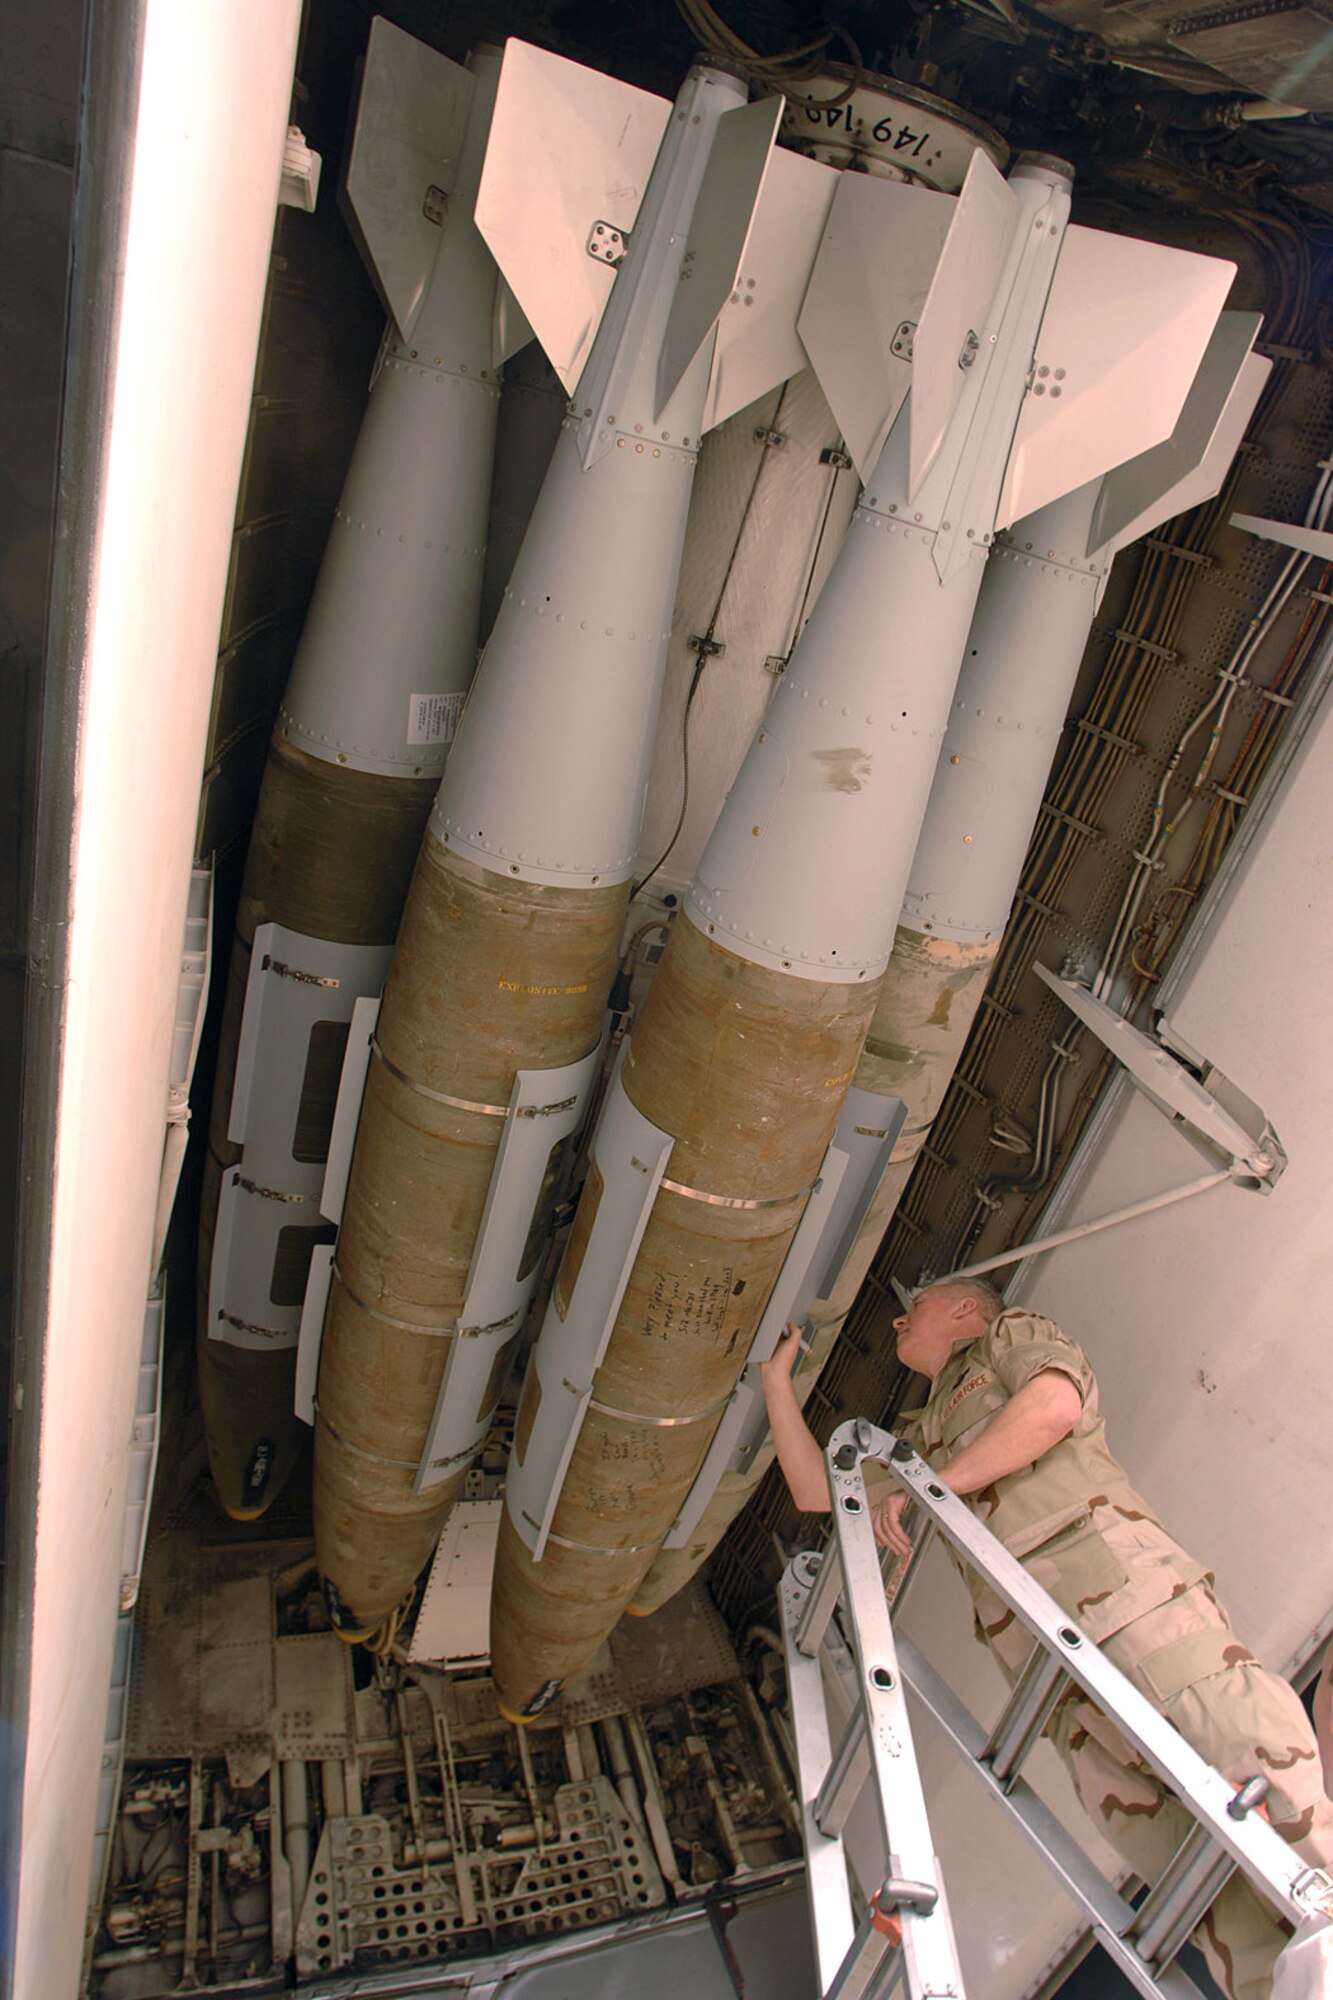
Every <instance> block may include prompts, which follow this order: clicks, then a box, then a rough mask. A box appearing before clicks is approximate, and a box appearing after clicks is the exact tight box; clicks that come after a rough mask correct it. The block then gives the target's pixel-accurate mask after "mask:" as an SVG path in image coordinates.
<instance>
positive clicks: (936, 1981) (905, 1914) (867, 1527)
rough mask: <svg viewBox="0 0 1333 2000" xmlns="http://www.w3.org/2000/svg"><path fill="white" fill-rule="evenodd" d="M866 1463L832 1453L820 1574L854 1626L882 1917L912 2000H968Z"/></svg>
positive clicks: (857, 1455) (851, 1633)
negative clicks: (833, 1566) (893, 1921)
mask: <svg viewBox="0 0 1333 2000" xmlns="http://www.w3.org/2000/svg"><path fill="white" fill-rule="evenodd" d="M837 1435H838V1436H841V1432H839V1433H838V1434H837ZM863 1457H864V1454H861V1453H859V1452H855V1451H854V1452H853V1455H852V1459H851V1463H850V1464H847V1465H844V1464H840V1463H839V1462H838V1457H837V1456H836V1455H835V1453H834V1451H833V1450H832V1449H830V1451H829V1453H828V1455H827V1469H828V1480H829V1494H830V1497H831V1499H832V1503H833V1526H834V1532H835V1537H836V1556H835V1551H834V1550H833V1549H832V1548H830V1549H829V1550H828V1551H827V1552H826V1554H825V1556H824V1559H823V1564H822V1565H821V1568H827V1567H828V1566H829V1564H830V1563H832V1562H833V1561H835V1560H836V1562H837V1563H838V1566H839V1567H840V1568H841V1571H842V1584H843V1595H844V1602H845V1605H846V1610H847V1618H846V1624H847V1625H848V1626H849V1627H850V1631H849V1633H848V1636H849V1638H850V1640H851V1643H852V1650H853V1655H854V1658H855V1661H856V1666H857V1681H858V1689H859V1700H860V1702H861V1705H862V1707H863V1709H864V1711H865V1716H866V1724H867V1738H868V1741H869V1745H870V1771H871V1777H872V1778H873V1780H874V1787H873V1795H874V1798H875V1801H876V1804H877V1808H878V1817H879V1830H880V1834H881V1837H882V1839H883V1842H884V1851H885V1854H886V1856H887V1879H886V1881H885V1884H884V1887H883V1888H882V1889H881V1890H880V1892H879V1897H878V1902H879V1905H880V1909H881V1910H882V1911H885V1912H887V1911H888V1910H890V1909H896V1913H897V1915H898V1918H899V1920H900V1922H901V1924H902V1932H903V1942H902V1950H903V1959H904V1971H905V1976H906V1977H905V1983H906V1987H907V1991H908V1993H909V1994H911V1995H912V1996H913V2000H917V1996H918V1995H921V1996H925V1995H930V1994H956V1995H958V1996H959V2000H961V1996H962V1995H963V1992H964V1984H963V1976H962V1969H961V1967H960V1965H959V1962H958V1948H957V1945H956V1943H955V1941H954V1935H953V1928H952V1925H951V1923H950V1921H949V1913H948V1905H947V1899H946V1898H945V1895H944V1884H943V1877H942V1874H941V1870H940V1864H939V1858H938V1856H937V1855H936V1853H935V1847H934V1841H933V1839H932V1837H931V1831H930V1818H929V1815H928V1813H927V1810H926V1797H925V1791H924V1788H923V1786H922V1783H921V1773H920V1771H919V1769H918V1767H917V1761H916V1753H915V1749H914V1747H913V1743H912V1729H911V1723H910V1721H909V1719H908V1714H907V1698H906V1693H905V1690H904V1688H903V1680H902V1674H901V1672H900V1670H899V1666H898V1652H897V1647H896V1645H895V1642H894V1636H893V1628H892V1625H891V1624H890V1621H889V1608H888V1604H887V1601H886V1599H885V1595H884V1580H883V1577H882V1576H881V1574H880V1567H879V1551H878V1549H877V1547H876V1545H875V1533H874V1527H873V1525H872V1521H871V1514H870V1505H869V1501H868V1499H867V1496H866V1488H865V1476H864V1473H863V1470H862V1462H863Z"/></svg>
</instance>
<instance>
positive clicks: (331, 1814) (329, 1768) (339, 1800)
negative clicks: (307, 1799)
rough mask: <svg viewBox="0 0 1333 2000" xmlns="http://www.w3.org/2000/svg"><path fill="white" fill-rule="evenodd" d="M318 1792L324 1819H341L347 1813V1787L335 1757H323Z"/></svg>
mask: <svg viewBox="0 0 1333 2000" xmlns="http://www.w3.org/2000/svg"><path fill="white" fill-rule="evenodd" d="M319 1792H320V1797H321V1798H322V1799H323V1801H324V1817H325V1819H343V1818H344V1817H345V1816H346V1813H347V1786H346V1784H345V1782H344V1780H343V1767H342V1765H341V1763H340V1762H339V1761H338V1759H337V1758H336V1757H324V1758H322V1759H321V1760H320V1766H319Z"/></svg>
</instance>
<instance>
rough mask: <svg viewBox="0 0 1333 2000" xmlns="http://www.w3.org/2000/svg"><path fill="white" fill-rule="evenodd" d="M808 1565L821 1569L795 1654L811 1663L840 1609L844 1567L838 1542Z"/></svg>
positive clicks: (798, 1632)
mask: <svg viewBox="0 0 1333 2000" xmlns="http://www.w3.org/2000/svg"><path fill="white" fill-rule="evenodd" d="M808 1561H809V1562H810V1563H811V1564H812V1565H813V1564H814V1563H816V1562H817V1563H818V1565H819V1567H818V1569H817V1570H816V1572H815V1579H814V1583H813V1585H812V1586H811V1590H810V1595H809V1597H808V1598H807V1599H806V1601H805V1609H804V1610H803V1611H802V1613H801V1618H800V1623H799V1624H798V1625H797V1627H796V1650H797V1652H798V1653H804V1654H805V1656H806V1658H807V1659H810V1660H812V1659H813V1658H814V1657H815V1655H816V1653H817V1652H818V1651H819V1649H820V1647H821V1645H822V1644H823V1643H824V1634H825V1633H826V1632H827V1631H828V1625H829V1619H830V1618H831V1617H832V1616H833V1613H834V1611H835V1610H836V1609H837V1604H838V1598H839V1596H840V1594H841V1591H842V1564H841V1563H840V1562H839V1560H838V1544H837V1542H836V1540H834V1541H830V1543H829V1545H828V1547H827V1548H826V1549H825V1550H824V1553H823V1555H821V1556H811V1557H809V1558H808Z"/></svg>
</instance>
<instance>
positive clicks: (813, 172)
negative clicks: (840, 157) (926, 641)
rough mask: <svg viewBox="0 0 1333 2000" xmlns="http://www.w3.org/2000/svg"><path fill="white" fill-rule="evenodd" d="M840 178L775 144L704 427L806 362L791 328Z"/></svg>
mask: <svg viewBox="0 0 1333 2000" xmlns="http://www.w3.org/2000/svg"><path fill="white" fill-rule="evenodd" d="M837 185H838V173H837V171H836V169H835V168H833V167H826V166H823V165H821V163H820V162H819V161H818V160H811V159H807V158H806V157H805V155H804V154H803V153H792V152H788V151H787V149H786V148H785V147H783V146H775V147H774V148H773V151H772V152H771V153H770V154H769V159H768V171H767V173H766V174H765V176H764V184H763V187H762V188H761V189H760V193H759V201H758V204H757V206H756V208H755V212H754V219H753V222H752V224H751V227H750V234H749V237H748V239H747V241H746V244H745V254H744V256H743V258H742V260H741V264H740V268H739V270H738V271H737V274H736V284H735V287H734V289H733V290H732V291H731V293H730V294H729V295H728V297H727V300H726V303H725V304H724V305H723V307H722V310H721V313H720V315H719V317H718V322H717V344H716V346H715V347H714V350H713V373H712V379H711V380H710V382H709V385H708V401H707V403H706V404H705V406H704V429H705V430H706V431H707V430H712V429H713V427H714V425H716V424H721V423H725V422H726V420H727V418H728V417H730V416H734V414H735V412H736V411H737V410H743V409H744V408H745V406H746V404H747V403H752V402H753V401H754V400H755V398H756V397H757V396H762V395H763V394H764V393H765V392H766V391H767V390H769V389H772V388H774V387H776V385H777V384H778V383H779V382H785V381H786V380H787V379H788V377H789V376H792V375H798V374H799V373H800V372H801V370H802V369H803V368H805V367H806V366H807V362H806V354H805V349H804V348H803V347H802V345H801V341H800V337H799V335H798V334H797V331H796V319H797V315H798V313H799V312H800V310H801V302H802V300H803V299H804V297H805V292H806V287H807V285H808V283H809V279H810V271H811V267H812V265H813V264H814V261H815V257H816V254H817V253H818V250H819V245H820V240H821V238H822V237H823V234H824V227H825V224H826V223H827V221H828V215H829V207H830V204H831V203H832V200H833V194H834V190H835V189H836V187H837Z"/></svg>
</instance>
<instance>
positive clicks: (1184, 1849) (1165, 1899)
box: [1130, 1826, 1236, 1965]
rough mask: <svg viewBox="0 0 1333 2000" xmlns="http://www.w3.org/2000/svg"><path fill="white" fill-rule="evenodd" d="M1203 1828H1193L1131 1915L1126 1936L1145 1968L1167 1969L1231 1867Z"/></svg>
mask: <svg viewBox="0 0 1333 2000" xmlns="http://www.w3.org/2000/svg"><path fill="white" fill-rule="evenodd" d="M1235 1865H1236V1864H1235V1862H1234V1861H1233V1860H1232V1858H1231V1856H1230V1855H1229V1854H1224V1853H1223V1852H1222V1850H1221V1848H1220V1847H1218V1846H1217V1844H1216V1843H1215V1842H1214V1841H1213V1840H1212V1839H1211V1838H1210V1836H1209V1833H1208V1829H1207V1827H1205V1826H1195V1827H1192V1828H1191V1830H1190V1832H1189V1833H1188V1834H1187V1835H1186V1836H1185V1838H1184V1840H1183V1841H1182V1842H1181V1844H1180V1846H1179V1847H1178V1848H1177V1849H1176V1852H1175V1854H1174V1855H1173V1856H1172V1858H1171V1860H1170V1861H1169V1862H1168V1863H1167V1865H1166V1868H1165V1870H1164V1871H1163V1873H1162V1876H1161V1878H1160V1880H1159V1881H1158V1882H1157V1883H1156V1885H1155V1886H1154V1887H1153V1889H1152V1890H1150V1892H1149V1893H1148V1895H1147V1896H1145V1897H1144V1899H1143V1901H1142V1903H1140V1905H1139V1907H1138V1909H1137V1910H1136V1911H1135V1913H1134V1922H1133V1924H1132V1925H1131V1926H1130V1935H1131V1936H1132V1937H1133V1938H1134V1939H1135V1940H1136V1942H1137V1945H1138V1950H1139V1956H1140V1958H1143V1959H1145V1960H1146V1961H1147V1963H1148V1964H1149V1965H1169V1964H1170V1962H1171V1960H1172V1959H1173V1958H1174V1957H1175V1955H1176V1953H1177V1952H1178V1951H1179V1950H1180V1947H1181V1945H1182V1944H1184V1942H1185V1940H1186V1938H1187V1937H1189V1936H1190V1935H1191V1934H1192V1932H1193V1931H1194V1930H1196V1929H1197V1927H1198V1924H1199V1920H1200V1918H1201V1917H1202V1916H1203V1915H1204V1912H1205V1911H1206V1910H1208V1909H1210V1908H1211V1907H1212V1905H1213V1903H1214V1902H1215V1901H1216V1900H1217V1897H1218V1894H1219V1892H1220V1890H1221V1888H1222V1885H1223V1883H1224V1882H1225V1881H1226V1879H1227V1877H1228V1876H1229V1875H1230V1873H1231V1871H1232V1869H1233V1868H1234V1867H1235Z"/></svg>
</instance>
